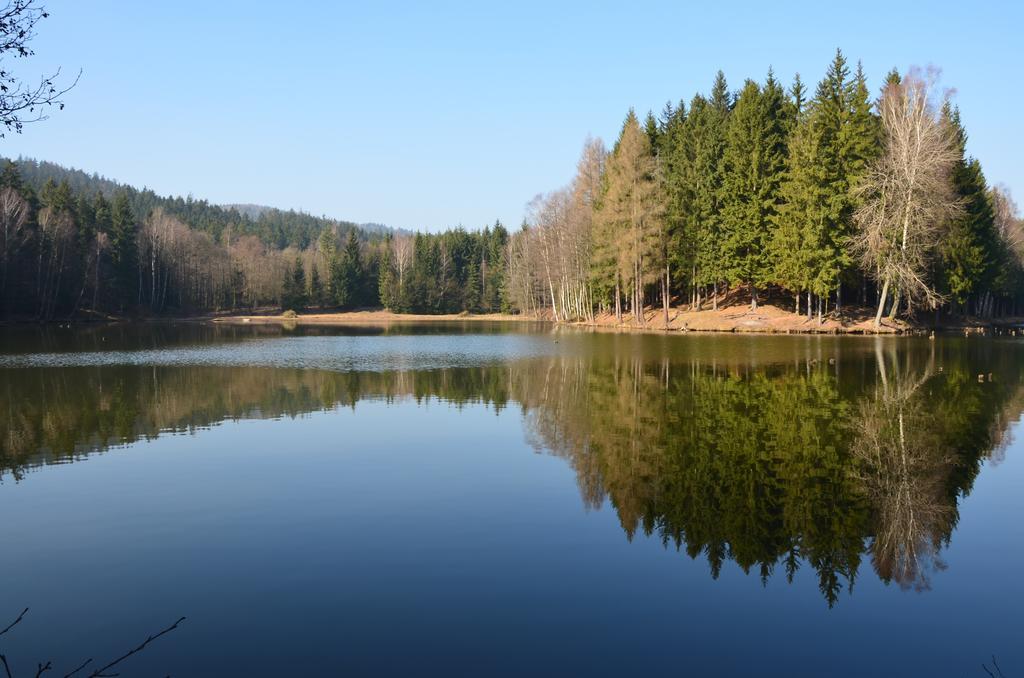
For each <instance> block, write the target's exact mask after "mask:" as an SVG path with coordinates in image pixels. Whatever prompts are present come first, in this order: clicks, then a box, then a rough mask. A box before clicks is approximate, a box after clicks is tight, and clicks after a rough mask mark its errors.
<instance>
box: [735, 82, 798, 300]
mask: <svg viewBox="0 0 1024 678" xmlns="http://www.w3.org/2000/svg"><path fill="white" fill-rule="evenodd" d="M786 113H787V106H786V100H785V95H784V93H783V91H782V88H781V87H780V86H779V84H778V83H777V82H776V80H775V78H774V76H773V75H772V74H771V72H769V74H768V80H767V82H766V84H765V86H764V89H763V90H762V89H761V88H760V87H759V86H758V85H757V83H755V82H754V81H752V80H747V82H746V84H745V85H744V87H743V90H742V91H741V93H740V95H739V98H738V99H737V100H736V106H735V107H734V108H733V110H732V114H731V115H730V116H729V125H728V133H727V140H728V144H727V146H726V150H725V155H724V159H723V166H724V176H723V184H722V198H721V202H722V222H721V223H722V252H723V258H724V270H723V273H724V274H725V276H726V278H727V279H728V281H729V282H730V283H732V284H745V285H747V286H748V287H749V288H750V292H751V307H752V308H757V286H758V285H764V284H766V283H767V282H769V281H770V280H771V277H772V276H771V273H772V270H771V266H770V264H771V262H770V259H769V258H768V256H767V249H768V244H769V242H770V239H771V235H772V233H771V231H772V224H773V222H774V220H775V217H776V214H777V213H778V208H779V203H780V199H781V196H780V186H781V184H782V181H783V176H784V172H785V167H786V129H787V127H788V126H789V123H788V121H787V119H786Z"/></svg>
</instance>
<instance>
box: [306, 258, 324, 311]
mask: <svg viewBox="0 0 1024 678" xmlns="http://www.w3.org/2000/svg"><path fill="white" fill-rule="evenodd" d="M325 302H326V296H325V295H324V283H323V281H322V280H321V279H320V269H319V268H317V266H316V264H315V263H314V264H313V265H312V266H311V267H310V271H309V303H310V304H311V305H314V306H320V307H322V306H325V305H326V303H325Z"/></svg>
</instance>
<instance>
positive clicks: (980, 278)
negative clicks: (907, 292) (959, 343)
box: [941, 103, 999, 314]
mask: <svg viewBox="0 0 1024 678" xmlns="http://www.w3.org/2000/svg"><path fill="white" fill-rule="evenodd" d="M942 116H943V119H944V122H945V124H946V125H948V126H949V129H950V131H951V133H952V134H953V137H954V139H955V142H956V147H957V151H958V153H959V156H960V157H959V160H958V161H957V163H956V166H955V167H954V168H953V189H954V191H955V193H956V196H957V198H958V199H959V200H960V204H961V208H962V209H961V212H960V214H959V215H958V216H957V217H956V218H955V219H953V221H952V223H951V224H950V226H949V231H948V232H947V234H946V237H945V238H944V241H943V243H942V247H941V253H942V277H943V283H944V284H943V287H944V291H945V292H946V293H947V294H948V295H949V297H950V299H951V301H953V302H954V304H956V305H957V307H958V310H960V311H963V310H965V307H966V305H967V302H968V300H969V299H970V298H971V297H972V296H975V298H976V301H978V302H981V303H978V304H977V307H978V308H977V310H978V311H980V314H984V313H985V312H986V311H987V308H986V306H987V304H986V303H985V301H987V297H985V299H984V300H982V299H981V295H983V294H984V293H986V292H990V290H991V286H992V284H993V282H994V280H995V278H996V275H997V269H996V263H997V261H998V260H999V237H998V234H997V233H996V228H995V214H994V211H993V209H992V203H991V201H990V199H989V192H988V186H987V185H986V183H985V176H984V174H983V173H982V171H981V164H980V163H979V162H978V161H977V160H976V159H975V158H969V157H967V132H966V130H965V129H964V126H963V123H962V122H961V120H960V111H959V110H958V109H957V108H955V107H953V106H951V105H949V104H948V103H947V104H946V106H945V107H944V108H943V110H942Z"/></svg>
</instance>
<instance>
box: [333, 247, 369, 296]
mask: <svg viewBox="0 0 1024 678" xmlns="http://www.w3.org/2000/svg"><path fill="white" fill-rule="evenodd" d="M364 274H365V273H364V270H363V259H362V253H361V252H360V248H359V239H358V238H357V237H356V232H355V229H352V230H350V231H349V233H348V240H347V241H346V242H345V249H344V250H343V251H342V254H341V261H340V262H339V265H338V267H337V272H336V276H335V280H334V295H335V301H336V302H337V304H338V306H341V307H343V308H355V307H357V306H359V305H361V304H362V303H363V302H364V294H363V284H364Z"/></svg>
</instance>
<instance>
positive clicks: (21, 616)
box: [0, 607, 28, 636]
mask: <svg viewBox="0 0 1024 678" xmlns="http://www.w3.org/2000/svg"><path fill="white" fill-rule="evenodd" d="M27 612H28V608H27V607H26V608H25V609H24V610H22V611H21V614H19V615H18V618H17V619H15V620H14V621H12V622H11V623H10V624H8V625H7V628H5V629H4V630H3V631H0V636H2V635H4V634H5V633H7V632H8V631H10V630H11V629H13V628H14V627H15V626H17V625H18V622H20V621H21V620H22V619H23V618H24V617H25V614H26V613H27Z"/></svg>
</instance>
